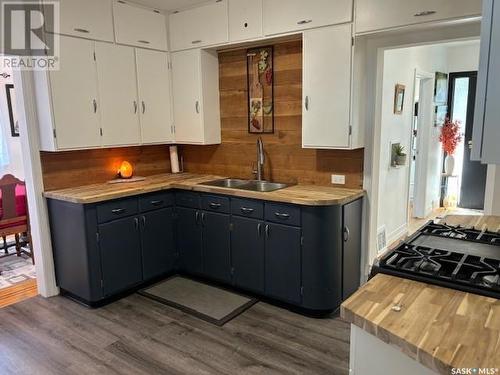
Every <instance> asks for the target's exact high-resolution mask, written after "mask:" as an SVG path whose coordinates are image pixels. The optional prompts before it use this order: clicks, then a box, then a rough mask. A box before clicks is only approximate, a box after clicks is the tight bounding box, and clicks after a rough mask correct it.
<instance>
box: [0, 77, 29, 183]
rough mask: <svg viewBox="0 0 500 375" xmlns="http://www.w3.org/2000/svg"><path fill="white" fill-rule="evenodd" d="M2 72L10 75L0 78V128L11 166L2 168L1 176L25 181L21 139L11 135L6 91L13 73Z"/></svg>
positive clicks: (0, 168)
mask: <svg viewBox="0 0 500 375" xmlns="http://www.w3.org/2000/svg"><path fill="white" fill-rule="evenodd" d="M1 72H5V73H7V74H10V77H9V78H3V77H0V126H1V127H2V133H1V134H2V135H3V136H4V137H5V140H6V143H7V147H8V150H9V160H10V164H9V165H7V166H4V167H2V166H0V176H3V175H4V174H6V173H10V174H13V175H14V176H16V177H17V178H19V179H21V180H24V168H23V160H22V159H23V158H22V153H21V141H20V138H19V137H12V135H11V131H10V120H9V110H8V106H7V95H6V91H5V85H6V84H13V80H12V71H10V70H8V69H3V70H2V71H1ZM14 90H15V89H14Z"/></svg>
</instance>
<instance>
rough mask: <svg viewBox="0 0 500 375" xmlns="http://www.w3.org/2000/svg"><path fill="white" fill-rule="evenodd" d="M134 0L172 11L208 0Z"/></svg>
mask: <svg viewBox="0 0 500 375" xmlns="http://www.w3.org/2000/svg"><path fill="white" fill-rule="evenodd" d="M132 2H134V3H136V4H141V5H144V6H148V7H151V8H155V9H158V10H164V11H167V12H171V11H173V10H177V9H184V8H189V7H191V6H193V5H197V4H202V3H206V2H207V0H132Z"/></svg>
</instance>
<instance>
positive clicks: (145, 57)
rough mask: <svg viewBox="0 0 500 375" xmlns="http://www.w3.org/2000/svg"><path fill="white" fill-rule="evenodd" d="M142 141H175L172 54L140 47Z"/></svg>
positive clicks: (139, 80) (137, 50) (139, 81)
mask: <svg viewBox="0 0 500 375" xmlns="http://www.w3.org/2000/svg"><path fill="white" fill-rule="evenodd" d="M135 55H136V63H137V88H138V92H139V107H140V108H139V109H140V111H139V112H140V119H141V136H142V143H162V142H171V141H172V140H173V133H172V98H171V96H170V94H171V93H170V76H169V70H168V55H167V54H166V53H164V52H157V51H150V50H144V49H136V50H135Z"/></svg>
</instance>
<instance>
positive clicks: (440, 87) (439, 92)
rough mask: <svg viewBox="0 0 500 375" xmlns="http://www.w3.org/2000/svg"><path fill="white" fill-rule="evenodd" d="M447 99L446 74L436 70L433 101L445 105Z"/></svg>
mask: <svg viewBox="0 0 500 375" xmlns="http://www.w3.org/2000/svg"><path fill="white" fill-rule="evenodd" d="M447 101H448V74H446V73H441V72H436V79H435V83H434V103H435V104H436V105H445V104H446V102H447Z"/></svg>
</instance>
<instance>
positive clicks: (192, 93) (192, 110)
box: [172, 50, 203, 143]
mask: <svg viewBox="0 0 500 375" xmlns="http://www.w3.org/2000/svg"><path fill="white" fill-rule="evenodd" d="M172 88H173V99H174V126H175V140H176V142H184V143H202V142H203V126H202V117H201V113H200V112H201V101H200V92H201V69H200V51H199V50H189V51H182V52H176V53H173V54H172Z"/></svg>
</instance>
